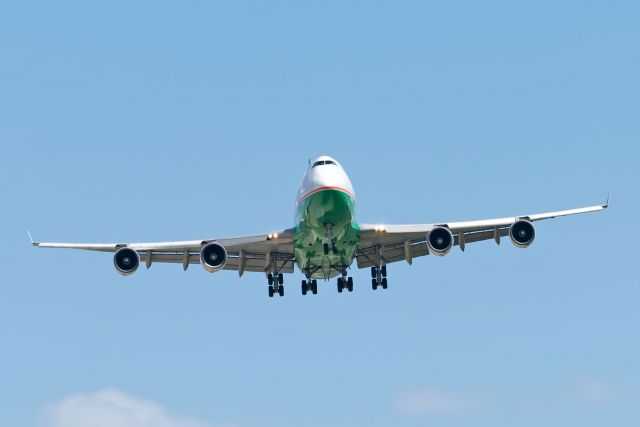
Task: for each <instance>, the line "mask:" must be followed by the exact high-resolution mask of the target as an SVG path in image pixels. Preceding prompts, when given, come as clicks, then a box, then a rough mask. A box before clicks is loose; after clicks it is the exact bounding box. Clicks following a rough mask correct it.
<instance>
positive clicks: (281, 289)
mask: <svg viewBox="0 0 640 427" xmlns="http://www.w3.org/2000/svg"><path fill="white" fill-rule="evenodd" d="M278 295H280V296H281V297H283V296H284V286H282V285H280V286H279V287H278Z"/></svg>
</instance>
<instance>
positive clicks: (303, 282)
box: [302, 280, 308, 295]
mask: <svg viewBox="0 0 640 427" xmlns="http://www.w3.org/2000/svg"><path fill="white" fill-rule="evenodd" d="M307 291H308V288H307V281H306V280H303V281H302V295H306V294H307Z"/></svg>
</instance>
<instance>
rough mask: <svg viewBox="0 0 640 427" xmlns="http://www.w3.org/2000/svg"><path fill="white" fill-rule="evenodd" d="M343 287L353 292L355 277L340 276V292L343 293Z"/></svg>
mask: <svg viewBox="0 0 640 427" xmlns="http://www.w3.org/2000/svg"><path fill="white" fill-rule="evenodd" d="M343 289H346V290H348V291H349V292H353V277H349V278H347V277H346V276H343V277H338V292H340V293H342V290H343Z"/></svg>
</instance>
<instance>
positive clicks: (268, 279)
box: [267, 273, 273, 286]
mask: <svg viewBox="0 0 640 427" xmlns="http://www.w3.org/2000/svg"><path fill="white" fill-rule="evenodd" d="M267 281H268V282H269V286H272V285H273V274H271V273H269V275H268V276H267Z"/></svg>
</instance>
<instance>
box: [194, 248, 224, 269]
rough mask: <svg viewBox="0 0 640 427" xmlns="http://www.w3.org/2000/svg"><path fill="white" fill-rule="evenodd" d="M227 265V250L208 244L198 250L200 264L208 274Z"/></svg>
mask: <svg viewBox="0 0 640 427" xmlns="http://www.w3.org/2000/svg"><path fill="white" fill-rule="evenodd" d="M226 263H227V250H226V249H225V248H224V246H222V245H221V244H219V243H215V242H214V243H208V244H206V245H204V246H203V247H202V249H201V250H200V264H202V267H203V268H204V269H205V270H207V271H208V272H209V273H215V272H216V271H219V270H222V268H223V267H224V265H225V264H226Z"/></svg>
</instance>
